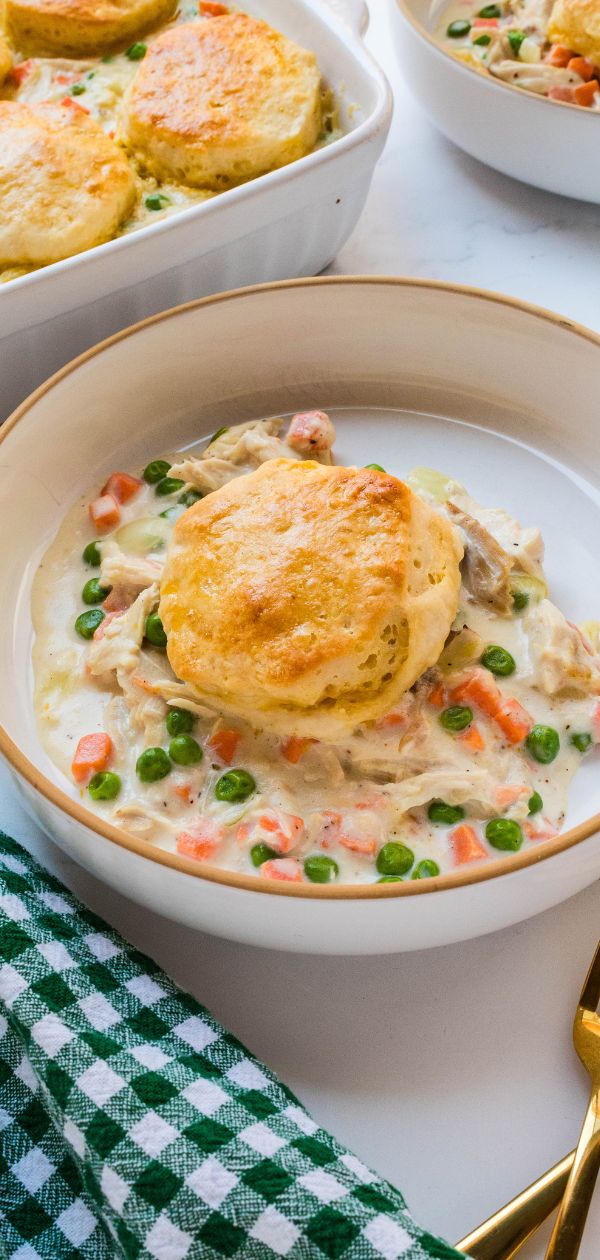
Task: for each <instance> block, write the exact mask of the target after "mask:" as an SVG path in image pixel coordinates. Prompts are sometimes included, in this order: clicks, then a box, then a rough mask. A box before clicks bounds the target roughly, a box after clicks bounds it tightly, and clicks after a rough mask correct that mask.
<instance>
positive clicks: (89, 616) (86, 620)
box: [75, 608, 106, 639]
mask: <svg viewBox="0 0 600 1260" xmlns="http://www.w3.org/2000/svg"><path fill="white" fill-rule="evenodd" d="M105 616H106V613H103V612H102V609H101V608H90V611H89V612H83V613H80V614H79V616H78V618H77V620H76V622H75V629H76V631H77V633H78V634H80V635H81V638H82V639H93V637H94V635H95V633H96V630H97V629H98V626H101V625H102V622H103V621H104V618H105Z"/></svg>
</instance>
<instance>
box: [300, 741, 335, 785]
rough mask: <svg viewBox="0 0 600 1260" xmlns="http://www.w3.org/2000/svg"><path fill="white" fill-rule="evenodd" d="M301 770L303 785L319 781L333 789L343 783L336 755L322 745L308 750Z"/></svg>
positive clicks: (315, 745)
mask: <svg viewBox="0 0 600 1260" xmlns="http://www.w3.org/2000/svg"><path fill="white" fill-rule="evenodd" d="M302 770H303V775H302V777H303V779H304V782H305V783H318V782H319V780H321V781H322V782H325V783H328V784H331V785H332V786H334V787H335V785H336V784H338V783H343V782H344V777H345V776H344V771H343V769H342V764H341V762H340V759H339V757H338V755H337V753H336V752H334V750H333V748H327V747H326V746H325V745H324V744H314V745H313V746H312V748H309V749H308V751H307V752H306V753H305V754H304V757H303V759H302Z"/></svg>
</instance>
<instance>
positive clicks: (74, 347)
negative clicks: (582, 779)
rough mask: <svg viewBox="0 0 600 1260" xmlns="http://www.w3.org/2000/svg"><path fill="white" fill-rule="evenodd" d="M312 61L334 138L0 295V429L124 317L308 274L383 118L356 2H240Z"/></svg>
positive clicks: (335, 244) (318, 266) (349, 219)
mask: <svg viewBox="0 0 600 1260" xmlns="http://www.w3.org/2000/svg"><path fill="white" fill-rule="evenodd" d="M247 7H248V9H249V10H250V11H251V12H252V13H253V14H254V15H255V16H257V17H261V18H264V19H265V20H266V21H268V22H270V23H271V25H273V26H275V27H277V28H278V29H279V30H282V31H283V32H284V33H285V34H286V35H289V36H290V37H291V38H292V39H295V40H297V41H298V43H300V44H303V45H304V46H305V47H307V48H311V49H313V50H314V51H315V53H316V55H317V59H318V62H319V65H320V67H321V70H322V73H323V76H324V78H325V80H326V82H327V83H328V84H329V85H330V86H331V87H332V88H333V91H334V93H335V95H336V98H337V100H338V102H339V105H340V115H341V125H342V129H343V132H344V134H343V136H341V137H340V138H339V139H337V140H335V141H334V142H333V143H332V144H330V145H328V146H327V147H326V148H324V149H321V150H319V151H318V152H316V153H311V154H309V155H308V156H307V157H305V158H302V159H301V160H300V161H299V162H295V163H293V164H292V165H290V166H287V167H284V168H283V169H282V170H278V171H273V172H271V174H268V175H264V176H262V177H261V178H260V179H255V180H253V181H251V182H250V183H248V184H244V185H242V186H241V187H239V188H234V189H231V190H230V191H229V192H225V193H222V194H221V195H220V196H219V197H216V198H215V199H214V200H211V201H208V202H205V203H203V204H201V205H198V206H193V207H191V208H190V209H188V210H184V211H182V213H181V214H179V215H176V216H174V217H172V218H169V219H167V220H163V221H162V222H160V223H157V224H153V225H149V226H148V227H144V228H142V229H141V230H140V231H139V232H135V233H132V234H131V235H128V236H124V237H120V238H119V239H117V240H115V241H109V242H108V243H107V244H105V245H100V246H97V247H96V248H95V249H91V250H88V251H87V252H86V253H84V254H79V255H77V256H76V257H74V258H69V259H65V260H64V261H63V262H59V263H54V264H53V265H52V266H49V267H44V268H43V269H41V270H39V271H35V272H32V273H30V274H29V275H26V276H22V277H20V278H19V279H16V280H12V281H10V282H9V283H8V284H5V285H0V421H1V420H2V419H3V418H4V417H5V416H6V415H7V414H8V412H9V411H10V410H11V409H12V408H13V407H14V406H16V404H17V403H18V402H20V401H21V399H22V398H24V397H25V396H26V394H28V393H29V392H30V390H32V389H34V388H35V386H36V385H39V383H40V382H41V381H42V380H44V379H45V378H46V377H47V376H48V375H49V374H50V373H51V372H53V371H55V370H56V369H57V368H58V367H60V366H62V364H63V363H66V362H67V361H68V360H69V359H71V358H72V357H73V355H75V354H78V353H79V352H80V351H82V350H85V349H86V348H87V347H88V346H91V345H93V344H94V343H96V342H97V341H98V340H100V339H101V338H102V337H106V336H108V335H110V334H111V333H114V332H116V331H117V330H118V329H120V328H123V327H125V326H126V325H127V324H130V323H132V322H134V321H135V320H139V319H142V318H144V317H146V316H147V315H152V314H154V313H155V312H156V311H160V310H164V309H165V308H166V307H170V306H173V305H175V304H177V303H180V302H184V301H187V300H188V299H190V298H195V297H201V296H203V295H205V294H209V293H215V292H218V291H219V290H221V289H228V288H232V287H235V286H239V285H246V284H254V283H259V282H261V281H266V280H276V279H282V278H285V277H288V276H301V275H314V274H315V273H316V272H318V271H321V270H322V269H323V267H325V266H327V263H329V262H331V260H332V259H333V258H334V257H335V255H336V253H337V252H338V250H339V249H340V247H341V245H342V244H343V243H344V241H345V240H346V238H347V237H348V236H349V234H350V232H351V231H352V229H353V227H354V225H355V223H356V221H357V219H358V216H359V214H360V212H361V210H362V207H363V205H364V201H365V198H366V195H367V192H368V189H369V184H370V182H371V177H372V175H373V170H374V167H375V163H376V162H377V159H378V157H379V155H380V153H381V150H382V148H383V145H384V143H385V138H386V135H387V132H388V128H389V124H390V119H391V108H392V105H391V93H390V89H389V86H388V84H387V82H386V80H385V78H384V76H383V74H382V73H381V71H380V70H379V69H378V67H377V66H376V64H375V62H374V61H373V59H372V58H371V56H370V55H369V53H368V52H367V51H366V50H365V48H364V46H363V44H362V41H361V38H360V36H361V33H362V32H363V30H364V28H365V26H366V18H367V10H366V6H365V4H364V2H363V0H327V2H325V0H286V3H285V4H281V2H280V0H248V6H247Z"/></svg>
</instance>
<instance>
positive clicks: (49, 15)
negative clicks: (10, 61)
mask: <svg viewBox="0 0 600 1260" xmlns="http://www.w3.org/2000/svg"><path fill="white" fill-rule="evenodd" d="M4 4H5V11H4V22H5V26H6V32H7V34H8V36H9V38H10V39H11V40H12V42H13V44H14V45H15V48H18V49H19V52H22V53H26V54H27V55H28V56H31V55H35V54H37V55H40V56H43V55H44V54H49V55H52V54H56V53H62V54H64V55H65V56H70V57H88V56H94V55H96V54H100V53H103V52H106V50H107V49H109V48H115V47H117V46H119V45H126V44H128V43H129V42H130V40H132V39H133V38H134V37H135V36H137V35H141V34H142V33H143V32H144V31H147V30H149V29H150V27H152V26H156V25H158V23H159V22H163V21H166V19H167V18H169V17H170V16H171V14H172V13H173V12H174V9H175V4H176V0H4Z"/></svg>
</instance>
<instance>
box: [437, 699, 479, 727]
mask: <svg viewBox="0 0 600 1260" xmlns="http://www.w3.org/2000/svg"><path fill="white" fill-rule="evenodd" d="M472 721H473V710H472V709H468V708H467V707H466V706H463V705H462V704H452V705H450V708H449V709H444V712H443V713H440V722H441V724H442V726H443V727H444V730H445V731H464V729H465V727H467V726H469V725H470V724H471V722H472Z"/></svg>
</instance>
